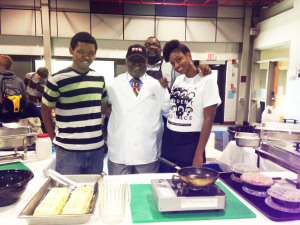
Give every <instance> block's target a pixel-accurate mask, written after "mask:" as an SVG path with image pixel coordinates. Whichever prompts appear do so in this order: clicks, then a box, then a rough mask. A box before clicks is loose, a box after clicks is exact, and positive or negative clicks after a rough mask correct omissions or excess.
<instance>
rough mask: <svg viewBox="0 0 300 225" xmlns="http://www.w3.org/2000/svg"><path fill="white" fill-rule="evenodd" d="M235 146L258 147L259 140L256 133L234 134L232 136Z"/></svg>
mask: <svg viewBox="0 0 300 225" xmlns="http://www.w3.org/2000/svg"><path fill="white" fill-rule="evenodd" d="M234 138H235V140H236V145H237V146H240V147H258V146H259V145H260V138H259V135H258V134H257V133H247V132H236V133H235V135H234Z"/></svg>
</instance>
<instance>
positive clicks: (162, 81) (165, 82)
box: [159, 77, 169, 88]
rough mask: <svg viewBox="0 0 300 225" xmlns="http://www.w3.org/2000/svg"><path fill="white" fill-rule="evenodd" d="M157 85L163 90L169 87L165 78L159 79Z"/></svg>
mask: <svg viewBox="0 0 300 225" xmlns="http://www.w3.org/2000/svg"><path fill="white" fill-rule="evenodd" d="M159 83H160V85H161V86H162V87H163V88H167V87H168V86H169V82H168V80H167V78H165V77H162V78H160V79H159Z"/></svg>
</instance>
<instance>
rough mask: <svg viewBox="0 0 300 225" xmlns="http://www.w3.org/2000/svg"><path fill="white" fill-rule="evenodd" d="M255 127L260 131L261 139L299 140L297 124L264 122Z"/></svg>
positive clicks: (299, 131) (299, 130) (299, 132)
mask: <svg viewBox="0 0 300 225" xmlns="http://www.w3.org/2000/svg"><path fill="white" fill-rule="evenodd" d="M255 129H256V130H259V131H260V137H261V139H263V140H278V141H280V140H286V141H299V140H300V125H299V124H293V123H272V122H265V123H261V125H260V126H258V127H256V128H255Z"/></svg>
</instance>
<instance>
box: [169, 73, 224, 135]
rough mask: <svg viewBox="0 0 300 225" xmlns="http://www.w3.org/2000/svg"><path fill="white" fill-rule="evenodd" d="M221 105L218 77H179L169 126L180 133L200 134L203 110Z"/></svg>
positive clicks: (172, 102)
mask: <svg viewBox="0 0 300 225" xmlns="http://www.w3.org/2000/svg"><path fill="white" fill-rule="evenodd" d="M214 104H218V105H220V104H221V99H220V96H219V88H218V85H217V77H216V76H215V75H208V76H205V77H201V76H199V75H196V76H195V77H193V78H188V77H186V76H185V75H181V76H179V77H177V79H176V80H175V83H174V85H173V87H172V91H171V110H170V113H169V117H168V123H167V126H168V128H169V129H170V130H173V131H178V132H200V131H201V128H202V124H203V121H204V111H203V109H204V108H206V107H208V106H211V105H214Z"/></svg>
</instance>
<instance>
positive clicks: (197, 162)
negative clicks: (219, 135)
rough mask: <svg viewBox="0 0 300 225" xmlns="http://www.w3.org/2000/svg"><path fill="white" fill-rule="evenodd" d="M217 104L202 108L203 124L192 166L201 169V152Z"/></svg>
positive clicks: (208, 134) (205, 142)
mask: <svg viewBox="0 0 300 225" xmlns="http://www.w3.org/2000/svg"><path fill="white" fill-rule="evenodd" d="M217 106H218V104H215V105H211V106H208V107H206V108H204V122H203V125H202V129H201V134H200V138H199V141H198V145H197V149H196V152H195V155H194V160H193V166H197V167H201V166H202V165H203V152H204V150H205V146H206V144H207V141H208V139H209V136H210V133H211V128H212V125H213V123H214V119H215V115H216V111H217Z"/></svg>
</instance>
